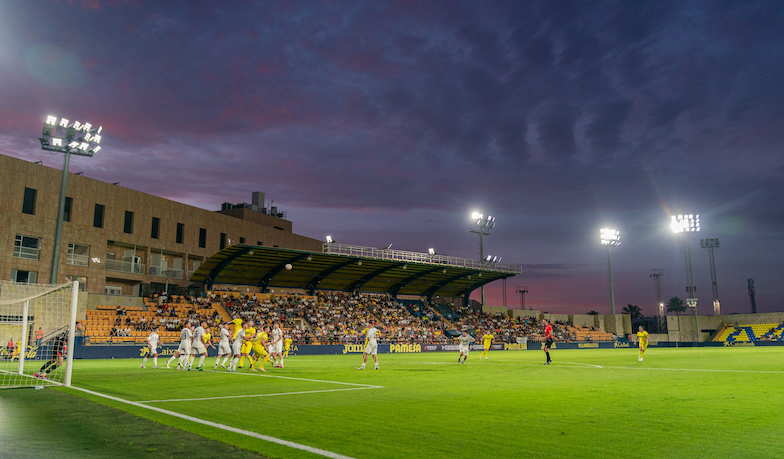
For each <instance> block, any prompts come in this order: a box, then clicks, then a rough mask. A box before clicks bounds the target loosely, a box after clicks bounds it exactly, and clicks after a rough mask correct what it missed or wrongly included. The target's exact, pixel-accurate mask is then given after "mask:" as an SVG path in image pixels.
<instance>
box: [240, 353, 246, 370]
mask: <svg viewBox="0 0 784 459" xmlns="http://www.w3.org/2000/svg"><path fill="white" fill-rule="evenodd" d="M243 365H245V356H244V355H243V356H242V358H241V359H240V368H242V366H243Z"/></svg>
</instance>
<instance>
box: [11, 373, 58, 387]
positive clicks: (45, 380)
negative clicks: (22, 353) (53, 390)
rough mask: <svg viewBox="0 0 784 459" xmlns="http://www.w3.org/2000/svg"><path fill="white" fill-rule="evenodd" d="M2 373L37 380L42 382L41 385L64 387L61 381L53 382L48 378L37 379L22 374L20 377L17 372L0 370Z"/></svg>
mask: <svg viewBox="0 0 784 459" xmlns="http://www.w3.org/2000/svg"><path fill="white" fill-rule="evenodd" d="M0 372H2V373H8V374H9V375H14V376H24V377H26V378H30V379H35V380H36V381H40V382H41V384H44V383H49V384H56V385H58V386H62V385H63V383H61V382H59V381H53V380H51V379H49V378H46V379H41V378H36V377H35V376H33V375H28V374H25V373H22V374H21V375H20V374H19V372H17V371H8V370H0ZM19 387H29V386H19Z"/></svg>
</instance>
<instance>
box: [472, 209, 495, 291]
mask: <svg viewBox="0 0 784 459" xmlns="http://www.w3.org/2000/svg"><path fill="white" fill-rule="evenodd" d="M493 228H495V217H493V216H492V215H488V216H485V215H484V214H483V213H481V212H477V211H474V212H472V213H471V224H470V225H469V227H468V230H469V231H470V232H472V233H475V234H477V235H478V237H479V261H480V262H489V261H490V260H486V259H485V246H484V239H483V238H484V236H489V235H490V230H492V229H493ZM481 289H482V305H484V304H485V286H484V285H482V287H481Z"/></svg>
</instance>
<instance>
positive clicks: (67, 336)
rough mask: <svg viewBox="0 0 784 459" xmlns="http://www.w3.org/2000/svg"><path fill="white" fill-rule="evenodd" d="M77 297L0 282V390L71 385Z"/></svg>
mask: <svg viewBox="0 0 784 459" xmlns="http://www.w3.org/2000/svg"><path fill="white" fill-rule="evenodd" d="M78 293H79V283H78V282H70V283H68V284H63V285H35V284H18V283H12V282H6V281H0V389H4V388H11V387H33V386H45V385H51V384H57V385H66V386H70V385H71V370H72V362H73V349H74V341H75V334H76V333H75V324H76V303H77V298H78Z"/></svg>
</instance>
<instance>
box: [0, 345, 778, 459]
mask: <svg viewBox="0 0 784 459" xmlns="http://www.w3.org/2000/svg"><path fill="white" fill-rule="evenodd" d="M478 356H479V353H478V352H474V353H472V355H471V357H470V358H469V360H468V362H467V364H466V365H458V364H457V362H456V360H457V353H428V354H384V355H380V356H379V360H380V363H381V370H380V371H374V370H372V363H370V362H369V363H368V369H366V370H364V371H358V370H357V367H358V366H359V364H360V363H361V357H360V356H358V355H334V356H294V357H291V358H289V359H288V360H287V361H286V368H285V369H282V370H281V369H274V368H269V365H268V366H267V369H268V372H267V373H266V374H264V375H261V374H256V373H253V374H251V373H248V372H247V369H246V370H244V372H243V374H230V373H226V372H223V371H221V372H195V371H191V372H183V371H174V370H166V369H163V370H153V369H151V365H150V364H151V363H152V362H151V361H148V368H147V369H146V370H142V369H140V368H139V363H140V360H139V359H135V360H98V361H76V366H75V369H74V375H73V381H74V385H75V386H77V387H80V388H84V389H89V390H91V391H95V392H99V393H102V394H107V395H111V396H114V397H118V398H121V399H124V400H129V401H137V402H139V401H140V402H143V403H144V406H153V407H157V408H160V409H163V410H168V411H170V412H175V413H180V414H183V415H186V416H188V417H193V418H197V419H201V420H205V421H209V422H213V423H217V424H219V425H221V426H228V427H230V428H236V429H242V430H244V431H250V432H255V433H259V434H262V435H267V436H270V437H275V438H277V439H281V440H286V441H290V442H295V443H297V444H300V445H306V446H310V447H313V448H319V449H321V450H325V451H328V452H332V453H336V454H340V455H344V456H348V457H352V458H398V457H470V458H491V457H621V456H631V457H648V458H670V457H690V458H693V457H779V456H780V454H781V450H782V449H781V448H782V446H781V445H782V433H784V410H782V408H781V407H782V406H784V353H782V350H781V348H777V347H770V348H698V349H693V348H680V349H657V348H651V349H649V350H648V352H647V354H646V358H645V361H644V362H638V361H637V350H636V349H623V350H621V349H609V350H571V351H570V350H562V351H558V350H554V351H553V352H552V356H553V360H554V364H553V365H551V366H543V365H542V363H543V361H544V354H543V353H542V352H538V351H520V352H513V351H497V352H492V353H491V354H490V360H482V361H479V360H478ZM160 361H161V364H163V362H165V359H160ZM213 363H214V359H212V358H210V359H208V360H207V364H208V368H209V369H211V367H212V365H213ZM245 366H246V368H247V366H248V363H247V362H246V363H245ZM274 376H282V377H283V378H278V377H274ZM289 378H299V379H289ZM337 383H351V384H337ZM36 394H40V397H43V396H44V395H45V394H46V396H48V397H52V394H57V396H56V397H68V400H72V399H75V400H82V402H80V403H82V404H88V403H89V402H87V401H84V400H83V399H84V398H86V399H88V400H90V401H94V402H97V403H98V404H100V405H96V406H100V407H101V408H103V407H105V406H108V407H113V408H116V409H119V410H122V411H124V412H127V413H131V414H134V415H138V416H140V417H141V418H135V419H138V420H140V421H141V423H142V424H143V425H145V426H156V425H157V424H154V423H150V422H148V421H147V420H154V421H157V422H159V423H162V424H164V425H165V426H167V427H163V426H160V427H159V429H155V428H154V429H153V436H156V435H157V437H156V438H157V440H156V441H157V443H160V439H161V438H164V439H168V441H170V442H171V443H172V444H176V445H178V448H180V449H182V448H185V449H186V450H187V448H188V447H187V446H182V442H183V441H182V440H181V439H180V437H181V436H184V435H190V434H196V435H192V438H197V439H199V440H201V441H203V442H206V443H203V444H201V446H198V448H200V449H205V448H213V449H212V451H214V452H215V457H218V456H223V455H224V454H222V453H220V454H219V453H218V450H219V449H221V448H233V447H236V448H239V449H238V450H237V451H241V450H244V453H243V454H246V453H247V454H249V453H259V454H263V455H265V456H268V457H274V458H315V457H321V456H318V455H316V454H313V453H309V452H306V451H303V450H300V449H296V448H292V447H290V446H285V445H280V444H276V443H271V442H269V441H265V440H262V439H259V438H254V437H252V436H249V435H247V434H245V433H242V432H232V431H227V430H224V429H221V428H218V427H216V426H208V425H204V424H199V423H195V422H193V421H191V420H187V419H182V418H178V417H174V416H171V415H168V414H164V413H160V412H156V411H151V410H148V409H146V408H144V406H132V405H128V404H125V403H122V402H117V401H113V400H107V399H105V398H101V397H97V396H93V395H89V394H86V393H84V392H80V391H76V390H69V389H46V390H44V391H38V392H35V391H30V390H26V391H21V390H16V391H14V390H8V391H0V409H3V406H5V407H8V406H9V404H10V403H11V402H13V401H14V400H15V399H17V398H20V397H26V398H28V399H35V397H36ZM66 394H73V395H77V396H79V397H82V398H75V397H72V396H70V395H66ZM63 403H66V401H65V400H63ZM51 405H52V404H51V403H47V404H46V406H51ZM87 406H89V405H87ZM39 409H40V410H44V411H45V410H46V409H47V408H45V407H41V406H39ZM82 411H83V412H81V413H80V414H79V416H82V417H83V416H88V415H89V413H90V410H84V409H83V410H82ZM2 414H3V413H0V415H2ZM15 416H17V417H21V418H24V417H25V415H24V414H21V415H20V414H16V415H15ZM1 417H3V416H0V418H1ZM63 419H67V418H66V417H63ZM172 428H173V429H174V432H178V431H177V430H176V429H181V430H182V431H186V432H188V433H186V432H181V434H182V435H180V436H178V435H177V434H171V432H170V433H168V434H167V433H165V431H166V429H172ZM85 429H86V430H89V427H88V428H85ZM132 429H135V428H134V427H122V424H120V425H119V427H117V429H116V430H115V432H114V433H113V434H111V435H116V436H117V438H118V439H120V441H119V442H118V445H121V444H123V442H125V443H127V442H128V440H127V438H126V437H127V436H128V434H129V432H127V431H126V430H132ZM156 432H157V433H156ZM188 438H191V437H188ZM216 440H217V441H216ZM136 441H137V444H138V442H141V444H143V443H144V440H143V439H136ZM148 441H149V440H148ZM189 441H191V440H189ZM157 443H156V445H157V446H155V447H154V448H153V449H151V450H149V451H153V452H156V453H155V454H151V455H150V457H161V456H167V455H168V456H172V457H176V456H177V455H178V454H177V451H178V450H177V449H176V448H175V449H172V450H171V451H169V450H166V449H165V448H163V449H160V448H161V446H160V445H158V444H157ZM196 444H197V443H194V446H193V447H192V448H194V449H195V448H197V446H196ZM80 445H81V444H80V443H79V441H76V440H74V445H73V448H74V450H78V449H79V448H80ZM82 447H83V445H82ZM0 448H2V447H0ZM117 448H118V457H120V456H122V454H120V453H124V452H127V451H124V450H123V448H122V447H121V446H118V447H117ZM155 448H158V449H155ZM140 451H141V453H140V454H135V455H134V457H145V454H144V451H145V450H144V449H141V450H140ZM149 451H148V452H149ZM221 451H222V450H221ZM225 456H226V457H235V456H236V455H232V454H225ZM80 457H89V455H80ZM199 457H201V456H199ZM236 457H239V456H236Z"/></svg>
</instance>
